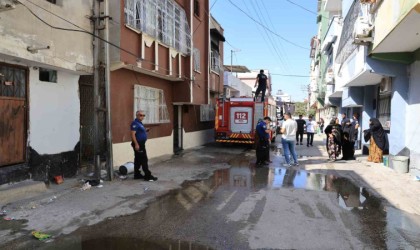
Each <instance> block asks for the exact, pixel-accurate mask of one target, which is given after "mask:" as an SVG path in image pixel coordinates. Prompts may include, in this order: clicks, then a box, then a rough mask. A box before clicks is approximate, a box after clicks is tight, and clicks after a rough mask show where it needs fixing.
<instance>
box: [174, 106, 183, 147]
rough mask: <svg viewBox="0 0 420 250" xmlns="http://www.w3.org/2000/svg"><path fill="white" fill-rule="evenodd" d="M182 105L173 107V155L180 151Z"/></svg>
mask: <svg viewBox="0 0 420 250" xmlns="http://www.w3.org/2000/svg"><path fill="white" fill-rule="evenodd" d="M182 147H183V144H182V105H175V106H174V154H179V152H180V151H182V149H183V148H182Z"/></svg>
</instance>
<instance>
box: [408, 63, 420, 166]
mask: <svg viewBox="0 0 420 250" xmlns="http://www.w3.org/2000/svg"><path fill="white" fill-rule="evenodd" d="M410 72H411V73H410V86H409V95H408V104H409V106H408V108H407V116H406V124H407V126H406V129H405V136H406V144H407V147H408V148H409V149H410V168H416V169H417V170H420V127H419V124H420V116H419V115H418V114H420V96H419V95H418V93H420V61H416V62H414V63H413V64H412V65H411V66H410Z"/></svg>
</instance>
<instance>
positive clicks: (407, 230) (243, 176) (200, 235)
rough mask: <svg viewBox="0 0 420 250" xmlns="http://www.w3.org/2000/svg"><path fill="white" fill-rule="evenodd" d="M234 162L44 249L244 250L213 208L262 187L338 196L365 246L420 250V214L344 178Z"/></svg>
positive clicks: (234, 229) (239, 160)
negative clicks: (227, 198)
mask: <svg viewBox="0 0 420 250" xmlns="http://www.w3.org/2000/svg"><path fill="white" fill-rule="evenodd" d="M230 163H231V164H232V167H231V168H229V169H222V170H217V171H215V172H214V175H213V176H212V177H211V178H210V179H207V180H202V181H191V182H186V183H185V184H184V185H183V187H182V188H181V189H180V190H175V191H171V192H170V193H169V194H167V195H165V196H163V197H160V198H158V199H157V200H156V201H154V202H152V203H150V204H149V205H148V207H147V208H146V209H145V210H143V211H140V212H138V213H136V214H134V215H129V216H123V217H118V218H114V219H110V220H107V221H104V222H102V223H99V224H97V225H94V226H88V227H84V228H81V229H78V230H77V231H76V232H75V233H72V234H70V235H69V236H64V237H59V238H58V239H57V240H56V241H54V242H52V243H47V245H45V244H44V245H43V246H42V245H41V247H43V248H44V249H45V248H46V249H57V248H58V247H59V248H60V249H209V248H208V247H207V246H211V247H214V248H223V249H244V248H247V247H246V246H247V244H246V242H245V243H244V242H236V241H235V242H232V241H233V240H232V239H231V238H229V237H231V236H232V235H235V234H236V233H237V232H238V231H239V230H240V229H238V228H235V225H230V224H226V221H225V218H224V216H223V215H220V214H219V213H218V212H217V209H214V208H209V207H210V206H215V204H213V203H217V202H216V201H217V199H220V197H219V196H220V195H221V194H220V193H221V192H222V191H223V192H229V193H232V194H233V193H234V192H238V193H243V194H244V196H245V197H246V196H248V195H249V194H250V193H252V192H255V191H259V190H261V189H269V190H276V189H284V188H287V189H304V190H311V191H315V192H325V191H327V192H335V193H336V194H337V196H336V197H337V198H336V201H337V202H338V204H339V205H340V206H341V207H342V208H343V209H345V210H347V211H348V212H349V213H351V214H352V215H355V216H357V218H359V220H358V222H354V223H355V224H358V223H360V225H362V228H357V230H358V231H357V233H355V234H357V236H358V237H359V238H361V239H363V238H365V241H364V242H372V241H373V244H374V246H375V247H377V248H378V249H385V248H388V249H405V248H407V247H412V246H414V247H418V248H420V235H419V233H418V232H420V228H419V225H420V220H419V216H414V215H408V214H406V213H404V212H402V211H400V210H398V209H395V208H392V207H388V206H384V205H383V204H382V202H381V200H380V199H378V198H377V197H374V196H373V195H372V194H370V193H369V191H368V190H367V189H366V188H364V187H359V186H357V185H355V184H353V183H352V182H351V181H349V180H348V179H346V178H342V177H338V176H335V175H324V174H316V173H310V172H307V171H305V170H300V169H295V168H282V167H276V168H267V167H264V168H254V167H252V166H249V165H250V164H249V160H247V159H236V160H235V161H232V162H230ZM218 191H220V192H218ZM218 195H219V196H218ZM297 198H298V197H297ZM314 199H315V198H314ZM350 223H353V222H350ZM302 230H303V229H302ZM162 237H165V238H162ZM170 239H183V241H178V240H170ZM198 242H200V243H198ZM40 244H41V243H40ZM235 244H236V245H235ZM241 244H242V245H241ZM244 244H245V245H244ZM180 246H181V247H180Z"/></svg>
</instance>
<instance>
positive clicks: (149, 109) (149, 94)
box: [134, 85, 170, 124]
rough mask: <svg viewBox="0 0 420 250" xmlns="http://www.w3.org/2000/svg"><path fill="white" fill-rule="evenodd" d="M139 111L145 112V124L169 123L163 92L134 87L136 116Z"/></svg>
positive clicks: (138, 86)
mask: <svg viewBox="0 0 420 250" xmlns="http://www.w3.org/2000/svg"><path fill="white" fill-rule="evenodd" d="M137 110H143V111H144V113H145V114H146V117H145V118H144V120H143V123H145V124H151V123H169V122H170V120H169V113H168V107H167V106H166V101H165V95H164V92H163V90H161V89H156V88H150V87H145V86H141V85H134V116H135V113H136V111H137Z"/></svg>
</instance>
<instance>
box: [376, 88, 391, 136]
mask: <svg viewBox="0 0 420 250" xmlns="http://www.w3.org/2000/svg"><path fill="white" fill-rule="evenodd" d="M391 97H392V96H391V94H386V95H379V102H378V120H379V121H380V122H381V124H382V127H383V128H384V129H385V130H390V129H391Z"/></svg>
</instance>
